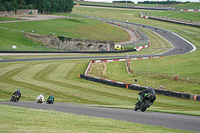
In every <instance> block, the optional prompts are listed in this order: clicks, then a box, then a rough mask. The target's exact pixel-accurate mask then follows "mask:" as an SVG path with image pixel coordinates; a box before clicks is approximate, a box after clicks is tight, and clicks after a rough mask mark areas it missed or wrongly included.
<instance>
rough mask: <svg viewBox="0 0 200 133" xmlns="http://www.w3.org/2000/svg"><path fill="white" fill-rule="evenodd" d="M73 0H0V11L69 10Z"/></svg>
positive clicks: (71, 7)
mask: <svg viewBox="0 0 200 133" xmlns="http://www.w3.org/2000/svg"><path fill="white" fill-rule="evenodd" d="M73 7H74V0H0V11H17V10H18V9H38V12H39V13H47V12H68V13H69V12H71V11H72V9H73Z"/></svg>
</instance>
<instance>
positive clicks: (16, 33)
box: [0, 18, 129, 51]
mask: <svg viewBox="0 0 200 133" xmlns="http://www.w3.org/2000/svg"><path fill="white" fill-rule="evenodd" d="M0 27H1V32H0V44H1V46H0V49H1V50H8V49H12V45H16V46H17V49H19V50H24V49H25V50H28V51H29V50H32V51H34V50H39V51H40V50H44V51H49V50H52V49H47V48H46V47H43V46H38V45H36V44H34V43H33V42H31V41H29V40H26V38H25V37H24V36H23V32H34V33H38V34H43V35H49V34H50V33H54V35H55V36H67V37H70V38H82V39H93V40H107V41H112V40H115V42H119V41H126V40H129V34H128V33H127V32H125V31H124V30H123V29H121V28H117V27H114V26H111V25H108V24H105V23H101V22H99V21H97V20H91V19H67V18H66V19H56V20H45V21H31V22H18V23H1V24H0Z"/></svg>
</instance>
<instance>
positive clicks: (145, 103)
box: [134, 93, 153, 112]
mask: <svg viewBox="0 0 200 133" xmlns="http://www.w3.org/2000/svg"><path fill="white" fill-rule="evenodd" d="M152 99H153V95H152V94H150V93H147V94H145V95H144V97H143V99H142V101H140V95H138V98H137V103H136V104H135V109H134V110H135V111H137V110H138V109H139V110H141V111H142V112H144V111H146V109H147V108H149V107H150V105H151V104H152V103H151V100H152Z"/></svg>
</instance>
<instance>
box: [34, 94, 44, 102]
mask: <svg viewBox="0 0 200 133" xmlns="http://www.w3.org/2000/svg"><path fill="white" fill-rule="evenodd" d="M40 98H42V103H44V96H43V93H41V94H40V95H39V96H38V97H37V99H36V102H37V101H38V100H39V99H40Z"/></svg>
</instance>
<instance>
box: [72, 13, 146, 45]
mask: <svg viewBox="0 0 200 133" xmlns="http://www.w3.org/2000/svg"><path fill="white" fill-rule="evenodd" d="M71 14H73V15H78V16H82V17H87V18H91V19H97V20H99V21H102V22H104V23H110V24H114V25H120V26H121V27H124V28H127V29H130V30H132V31H133V32H135V34H136V35H137V37H138V38H139V41H135V42H133V43H132V44H129V45H132V46H133V47H138V46H143V45H148V44H149V37H148V35H147V34H146V33H145V32H144V31H143V30H142V29H141V28H139V27H137V26H135V25H132V24H130V23H129V22H128V21H126V22H124V21H118V20H113V19H109V18H98V17H95V16H89V15H81V14H74V13H71Z"/></svg>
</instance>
